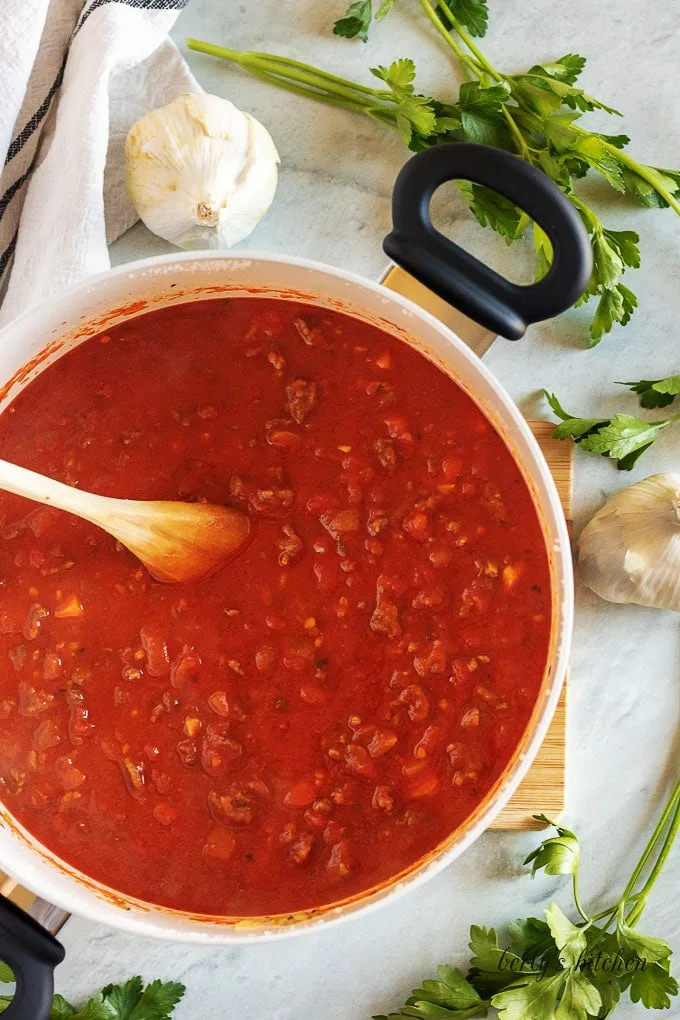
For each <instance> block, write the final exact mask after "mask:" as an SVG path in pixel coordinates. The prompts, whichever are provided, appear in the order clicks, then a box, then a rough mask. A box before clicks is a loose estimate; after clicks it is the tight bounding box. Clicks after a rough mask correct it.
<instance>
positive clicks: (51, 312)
mask: <svg viewBox="0 0 680 1020" xmlns="http://www.w3.org/2000/svg"><path fill="white" fill-rule="evenodd" d="M242 295H246V296H248V295H250V296H252V295H257V296H271V297H276V298H284V299H285V298H289V299H294V300H297V301H306V302H309V303H310V304H312V305H316V306H318V307H321V308H332V309H337V310H339V311H342V312H346V313H348V314H350V315H353V316H355V317H356V318H359V319H362V320H364V321H366V322H369V323H371V324H374V325H376V326H379V327H380V328H381V329H384V330H387V332H389V333H391V334H393V335H394V336H397V337H398V338H400V339H401V340H403V341H404V342H405V343H408V344H410V345H411V346H413V347H415V348H416V349H418V350H419V351H421V352H422V353H423V354H425V355H426V356H427V357H428V358H430V359H431V360H432V361H434V362H435V363H436V364H437V365H439V366H440V367H441V368H442V369H443V370H444V371H445V372H446V373H447V374H448V375H450V376H451V377H452V378H453V379H454V380H455V381H456V383H457V384H458V385H459V386H461V387H462V388H463V389H464V390H465V391H466V392H467V393H468V395H469V396H470V397H471V398H472V399H473V400H474V401H475V403H476V404H478V406H479V407H480V408H481V409H482V410H483V411H484V413H485V414H486V416H487V417H488V418H489V420H490V421H491V422H492V424H493V425H494V427H495V428H496V429H497V430H498V432H499V433H500V434H501V436H502V437H503V438H504V440H505V442H506V443H507V445H508V447H509V448H510V450H511V451H512V453H513V455H514V457H515V459H516V460H517V463H518V464H519V466H520V468H521V471H522V473H523V475H524V478H525V480H526V482H527V484H528V485H529V487H530V490H531V492H532V494H533V497H534V500H535V503H536V506H537V509H538V512H539V515H540V519H541V523H542V527H543V533H544V536H545V542H546V547H547V549H548V552H549V558H550V569H551V584H552V604H553V620H552V633H551V642H550V651H549V655H548V662H547V666H546V670H545V675H544V677H543V681H542V686H541V691H540V695H539V697H538V699H537V702H536V707H535V709H534V712H533V715H532V718H531V721H530V723H529V726H528V727H527V730H526V733H525V735H524V737H523V739H522V741H521V743H520V745H519V747H518V748H517V750H516V752H515V754H514V756H513V759H512V761H511V762H510V764H509V765H508V767H507V768H506V770H505V772H504V774H503V775H502V777H501V778H500V779H499V780H498V782H497V783H496V784H495V786H494V787H493V789H492V790H491V791H490V793H489V794H488V795H487V796H486V798H485V799H484V801H483V802H482V803H481V804H480V805H479V807H478V809H477V810H476V811H475V813H474V814H473V815H472V816H471V817H470V818H468V819H467V821H466V822H465V823H464V824H463V825H462V826H461V827H460V828H459V829H458V830H457V831H456V832H455V833H453V834H452V835H451V836H450V837H449V839H448V840H446V841H445V843H444V844H442V845H441V846H440V847H439V848H438V849H436V850H435V851H433V852H432V853H430V854H429V855H428V856H427V857H426V858H425V859H424V860H422V861H421V862H420V863H418V864H417V865H415V866H414V867H413V868H412V869H411V870H410V871H409V873H408V874H407V876H406V877H402V878H401V879H400V880H398V881H396V880H394V881H391V882H386V883H384V885H383V886H382V887H381V888H380V890H379V891H377V892H374V893H372V894H370V895H358V896H355V897H353V898H352V899H351V900H350V901H348V902H346V903H343V904H342V905H338V906H335V907H331V908H329V909H322V910H320V911H317V912H309V911H307V912H304V913H301V914H300V915H297V916H294V917H285V918H266V919H260V920H258V921H253V922H250V921H249V922H247V923H246V922H243V921H238V920H234V919H229V918H215V917H200V916H195V915H191V914H188V913H181V912H179V911H176V910H170V909H168V908H165V907H159V906H153V905H151V904H148V903H142V902H140V901H137V900H135V899H133V898H131V897H128V896H124V895H122V894H120V893H118V892H116V891H113V890H111V889H108V888H106V887H104V886H103V885H101V884H99V883H97V882H95V881H93V880H92V879H90V878H88V877H86V876H85V875H83V874H81V873H80V872H78V871H77V870H76V869H74V868H72V867H71V866H69V865H68V864H66V863H64V862H63V861H61V860H59V859H57V858H56V857H55V856H54V855H53V854H52V853H51V852H50V851H49V850H48V849H46V848H45V847H44V846H42V845H41V844H40V843H38V842H37V840H35V839H34V838H33V837H32V836H31V835H30V834H29V833H28V832H27V831H26V830H25V829H24V828H22V826H21V825H19V824H18V822H17V821H16V820H15V819H14V818H13V817H12V815H11V814H10V812H9V811H7V810H6V809H4V808H2V806H1V805H0V867H1V868H2V869H3V870H4V871H7V872H8V873H9V874H10V875H12V876H13V877H14V878H16V879H17V880H18V881H19V882H20V883H21V884H22V885H25V886H27V887H28V888H29V889H32V890H33V891H34V892H36V893H38V894H39V895H40V896H42V897H44V898H45V899H47V900H50V901H51V902H52V903H55V904H57V905H58V906H60V907H63V908H64V909H65V910H67V911H70V912H72V913H75V914H80V915H81V916H83V917H88V918H90V919H91V920H93V921H98V922H101V923H103V924H107V925H111V926H113V927H116V928H121V929H123V930H125V931H128V932H132V933H134V934H137V935H146V936H155V937H159V938H166V939H176V940H183V941H186V942H195V943H201V942H202V943H218V942H219V943H237V942H250V941H253V940H259V941H264V940H271V939H279V938H284V937H290V936H292V935H295V934H299V933H301V932H305V931H309V930H311V929H313V928H315V927H318V926H320V925H324V926H327V925H329V924H337V923H338V922H340V921H341V920H343V919H345V920H346V919H347V918H350V917H352V916H354V915H356V914H358V913H359V912H366V911H368V910H373V909H375V908H376V907H377V906H379V905H380V904H381V903H382V902H384V901H385V900H387V899H392V898H394V897H396V896H399V895H402V894H403V893H405V892H406V891H407V890H409V889H415V888H416V887H417V886H418V885H420V884H421V883H422V882H424V881H425V880H426V879H427V878H428V877H429V876H431V875H434V874H436V873H437V872H439V871H441V870H442V869H443V868H445V867H447V866H448V865H449V864H451V862H452V861H454V860H455V859H456V857H458V856H459V855H460V854H461V853H463V851H464V850H466V849H467V848H468V847H469V846H470V845H471V844H472V843H473V842H474V840H475V839H476V838H477V837H478V836H479V835H480V833H481V832H483V831H484V830H485V829H486V828H487V826H488V825H489V823H490V822H491V821H492V820H493V819H494V818H495V817H496V815H497V814H498V813H499V811H500V810H501V808H502V807H503V805H504V804H505V803H506V802H507V801H508V799H509V798H510V796H511V795H512V793H513V792H514V791H515V790H516V789H517V786H518V785H519V783H520V781H521V779H522V777H523V776H524V775H525V774H526V771H527V769H528V768H529V765H530V764H531V761H532V759H533V758H534V756H535V754H536V752H537V751H538V749H539V747H540V745H541V743H542V741H543V739H544V737H545V735H546V731H547V729H548V726H549V723H550V720H551V718H552V715H553V712H554V710H555V706H556V705H557V701H558V698H559V695H560V689H561V687H562V682H563V679H564V674H565V669H566V665H567V655H568V651H569V646H570V641H571V632H572V619H573V578H572V563H571V555H570V548H569V537H568V534H567V528H566V523H565V519H564V514H563V512H562V508H561V505H560V500H559V497H558V494H557V491H556V489H555V484H554V482H553V479H552V476H551V474H550V471H549V469H548V466H547V464H546V462H545V460H544V458H543V455H542V453H541V451H540V449H539V447H538V444H537V443H536V440H535V439H534V437H533V435H532V434H531V432H530V430H529V428H528V426H527V424H526V422H525V421H524V419H523V418H522V416H521V414H520V413H519V411H518V410H517V408H516V407H515V405H514V404H513V402H512V400H511V399H510V397H509V396H508V395H507V393H506V392H505V391H504V390H503V388H502V387H501V386H500V385H499V384H498V382H497V381H496V380H495V379H494V377H493V376H492V375H491V373H490V372H489V371H488V369H487V368H485V366H484V365H483V364H482V363H481V362H480V361H479V359H478V358H477V357H476V356H475V355H474V354H472V353H471V351H470V350H469V349H468V347H467V346H466V345H465V343H463V341H462V340H460V338H459V337H457V336H456V335H455V334H454V333H452V332H451V331H450V330H449V329H447V328H446V327H445V326H443V325H442V324H441V323H440V322H439V321H437V320H436V319H434V318H433V317H432V316H431V315H429V314H428V313H426V312H424V311H422V310H421V309H420V308H419V307H418V306H417V305H415V304H413V303H412V302H410V301H408V300H407V299H405V298H402V297H400V296H398V295H396V294H394V293H392V292H390V291H387V290H386V289H385V288H383V287H382V286H380V285H379V284H375V283H371V282H369V281H367V280H364V279H362V278H360V277H358V276H356V275H354V274H352V273H348V272H344V271H342V270H339V269H332V268H329V267H326V266H322V265H319V264H316V263H313V262H309V261H306V260H303V259H293V258H283V257H278V256H275V255H261V254H252V253H248V255H247V256H244V255H238V254H235V255H225V256H221V255H220V256H216V255H214V254H211V253H201V254H195V253H192V254H176V255H168V256H164V257H162V258H154V259H147V260H145V261H142V262H137V263H134V264H133V265H131V266H123V267H121V268H118V269H116V270H113V271H111V272H108V273H105V274H104V275H102V276H99V277H96V278H94V279H90V280H88V281H87V282H85V283H82V284H80V285H79V286H77V287H75V288H74V289H73V290H71V291H69V292H68V293H67V294H64V295H63V296H62V297H59V298H57V299H55V300H52V301H50V302H49V303H48V304H46V305H45V306H44V307H42V308H37V309H35V310H33V311H31V312H29V313H28V314H26V315H24V316H23V317H22V318H20V319H18V320H17V321H15V322H14V323H12V324H11V325H9V326H7V327H6V328H5V329H4V330H2V331H1V332H0V410H2V408H4V407H5V406H6V405H7V403H8V402H9V401H10V400H12V398H13V397H14V396H16V394H17V393H18V392H19V391H20V390H21V389H22V387H24V386H25V385H26V384H27V383H28V382H30V380H31V379H32V378H34V377H35V376H36V375H37V374H39V373H40V372H41V371H42V370H43V369H44V368H45V367H46V366H47V365H49V364H50V363H52V362H53V361H54V360H56V359H57V358H59V357H60V356H61V355H62V354H64V353H65V352H66V351H68V350H69V349H71V348H72V347H73V346H75V345H77V344H78V343H80V342H82V341H83V340H85V339H87V337H88V336H91V335H92V334H94V333H97V332H100V331H101V330H103V329H105V328H106V327H108V326H111V325H113V324H114V323H116V322H121V321H123V320H125V319H127V318H130V317H132V316H135V315H139V314H140V313H141V312H145V311H150V310H152V309H156V308H161V307H165V306H167V305H172V304H178V303H184V302H188V301H192V300H204V299H212V298H223V297H225V296H234V297H237V296H242ZM225 356H228V352H225ZM0 934H1V926H0Z"/></svg>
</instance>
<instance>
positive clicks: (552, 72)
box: [528, 53, 586, 85]
mask: <svg viewBox="0 0 680 1020" xmlns="http://www.w3.org/2000/svg"><path fill="white" fill-rule="evenodd" d="M585 66H586V58H585V57H581V56H579V54H578V53H567V54H566V55H565V56H563V57H560V58H559V60H555V61H553V63H552V64H535V65H534V67H532V68H530V69H529V72H528V73H529V74H539V75H545V76H546V77H548V78H555V79H557V81H562V82H564V83H565V85H573V84H574V83H575V81H576V79H577V78H578V77H579V76H580V74H581V72H582V71H583V68H584V67H585Z"/></svg>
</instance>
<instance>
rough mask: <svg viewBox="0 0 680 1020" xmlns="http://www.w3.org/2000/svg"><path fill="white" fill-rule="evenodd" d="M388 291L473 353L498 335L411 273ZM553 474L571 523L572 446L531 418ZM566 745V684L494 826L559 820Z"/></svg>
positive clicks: (392, 273) (397, 273) (390, 280)
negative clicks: (426, 314)
mask: <svg viewBox="0 0 680 1020" xmlns="http://www.w3.org/2000/svg"><path fill="white" fill-rule="evenodd" d="M382 282H383V284H384V285H385V286H386V287H389V288H390V290H394V291H396V293H397V294H402V295H403V296H404V297H407V298H410V299H411V300H412V301H415V302H416V304H418V305H420V307H421V308H424V309H425V310H426V311H428V312H430V313H431V314H432V315H434V316H435V317H436V318H437V319H440V320H441V322H443V323H444V324H445V325H446V326H448V327H449V328H450V329H452V330H453V332H454V333H456V334H457V335H458V336H459V337H460V338H461V339H462V340H464V341H465V343H466V344H467V345H468V347H470V348H471V349H472V350H473V351H474V352H475V354H477V355H479V357H480V358H481V357H483V355H484V354H485V353H486V351H487V350H488V349H489V347H490V346H491V344H492V343H493V342H494V340H495V339H496V337H495V335H494V334H493V333H490V332H489V330H487V329H485V328H484V326H480V325H479V323H478V322H474V321H473V320H472V319H469V318H468V317H467V315H463V313H462V312H459V311H458V310H457V309H456V308H452V307H451V305H449V304H447V303H446V301H442V299H441V298H439V297H437V295H436V294H433V293H432V291H430V290H428V289H427V287H424V286H423V285H422V283H418V281H417V280H414V279H413V277H412V276H409V274H408V273H406V272H404V270H403V269H399V268H398V266H393V267H392V268H391V269H389V270H388V271H387V273H386V275H385V276H384V278H383V281H382ZM529 425H530V427H531V430H532V432H533V433H534V435H535V436H536V439H537V440H538V442H539V445H540V447H541V449H542V450H543V454H544V456H545V459H546V460H547V462H548V466H549V468H550V470H551V472H552V475H553V478H554V479H555V484H556V485H557V491H558V493H559V496H560V499H561V500H562V506H563V507H564V514H565V517H566V518H567V523H568V524H569V523H570V522H571V515H572V494H573V493H572V490H573V454H574V450H573V445H572V444H571V443H566V442H563V441H560V440H559V439H553V438H552V433H553V430H554V427H555V426H554V425H551V424H550V423H549V422H540V421H535V422H529ZM566 746H567V684H566V683H565V685H564V689H563V691H562V696H561V698H560V702H559V704H558V706H557V710H556V712H555V715H554V717H553V721H552V724H551V726H550V729H549V731H548V733H547V736H546V738H545V741H544V743H543V746H542V747H541V749H540V751H539V752H538V754H537V755H536V758H535V759H534V762H533V765H532V766H531V768H530V769H529V772H528V773H527V775H526V777H525V779H524V782H523V783H522V784H521V785H520V786H519V788H518V790H517V792H516V793H515V795H514V797H513V798H512V799H511V800H510V801H509V802H508V804H507V805H506V807H505V808H504V809H503V811H501V813H500V815H499V816H498V818H497V819H496V821H495V822H494V823H493V824H492V826H491V828H492V829H540V828H543V825H542V823H541V822H537V821H536V820H535V819H534V818H533V817H532V816H533V815H536V814H545V815H547V816H548V817H549V818H557V817H559V815H560V814H561V813H562V811H563V810H564V802H565V778H566Z"/></svg>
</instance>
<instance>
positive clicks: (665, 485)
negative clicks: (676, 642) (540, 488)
mask: <svg viewBox="0 0 680 1020" xmlns="http://www.w3.org/2000/svg"><path fill="white" fill-rule="evenodd" d="M579 566H580V573H581V577H582V579H583V581H584V582H585V584H586V585H587V586H588V587H589V588H591V589H592V591H594V592H595V593H596V594H597V595H599V596H600V597H601V598H603V599H606V600H607V601H608V602H632V603H635V604H636V605H640V606H650V607H655V608H661V609H672V610H674V611H675V612H680V474H673V473H670V472H668V473H665V474H658V475H651V476H650V477H649V478H645V479H644V480H643V481H641V482H637V483H636V484H635V485H631V486H629V487H628V488H626V489H622V490H621V491H620V492H617V493H616V494H615V495H614V496H612V498H611V499H610V500H609V501H608V502H607V503H605V505H604V506H603V507H602V509H601V510H599V511H598V512H597V513H596V514H595V516H594V517H593V518H592V520H591V521H590V523H589V524H587V525H586V527H585V528H584V530H583V532H582V533H581V537H580V539H579Z"/></svg>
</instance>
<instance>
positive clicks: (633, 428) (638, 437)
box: [580, 414, 668, 470]
mask: <svg viewBox="0 0 680 1020" xmlns="http://www.w3.org/2000/svg"><path fill="white" fill-rule="evenodd" d="M667 424H668V423H667V422H664V421H661V422H654V423H652V422H647V421H641V420H640V419H639V418H634V417H633V416H632V415H630V414H615V415H614V417H613V418H612V419H611V421H609V422H608V424H606V425H603V426H602V427H601V428H600V429H598V430H597V432H592V433H591V434H590V435H587V436H585V437H584V438H583V439H581V441H580V446H581V448H582V449H583V450H588V451H589V452H590V453H601V454H604V456H606V457H611V458H612V459H613V460H617V461H620V462H622V463H625V464H626V465H628V464H630V467H632V464H634V463H635V460H637V457H635V458H634V459H633V461H632V463H631V462H630V458H631V456H632V455H633V454H635V453H637V454H638V456H639V455H640V454H641V453H642V452H643V451H644V450H646V449H647V447H648V446H651V444H652V443H653V442H654V440H655V439H656V438H657V436H658V435H659V433H660V432H661V430H662V429H663V428H665V427H666V425H667ZM619 467H621V463H620V464H619ZM627 469H628V468H624V470H627Z"/></svg>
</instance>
